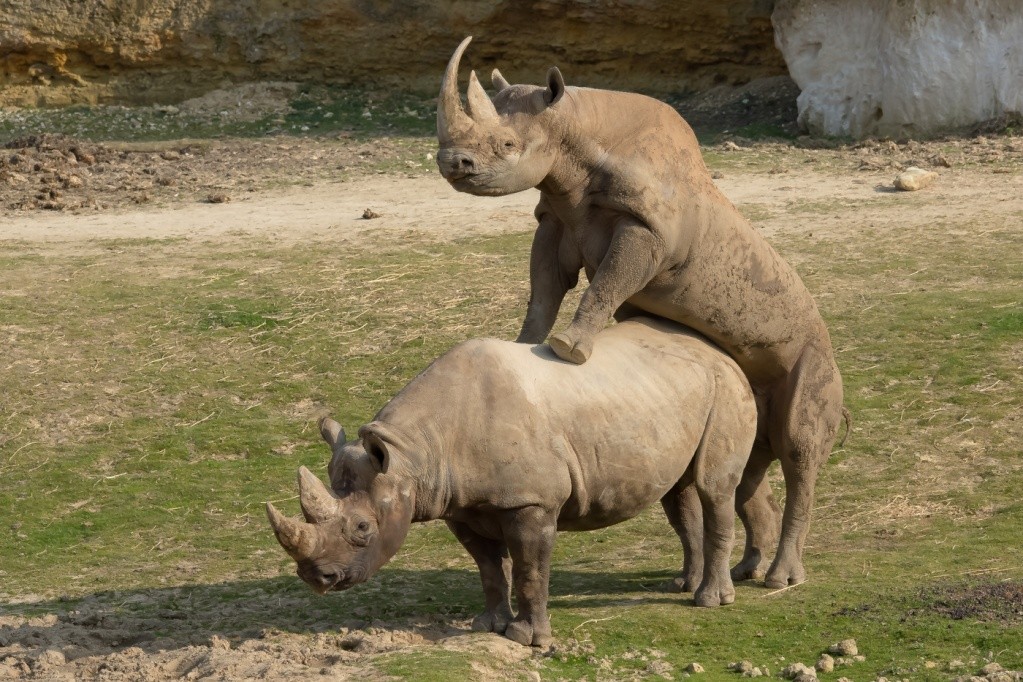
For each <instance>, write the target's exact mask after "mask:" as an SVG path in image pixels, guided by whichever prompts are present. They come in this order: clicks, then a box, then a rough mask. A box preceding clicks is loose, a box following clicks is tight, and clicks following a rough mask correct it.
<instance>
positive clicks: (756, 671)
mask: <svg viewBox="0 0 1023 682" xmlns="http://www.w3.org/2000/svg"><path fill="white" fill-rule="evenodd" d="M742 676H743V677H763V676H764V671H763V670H761V669H760V668H753V670H750V671H749V672H745V673H743V674H742Z"/></svg>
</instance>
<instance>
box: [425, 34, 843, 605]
mask: <svg viewBox="0 0 1023 682" xmlns="http://www.w3.org/2000/svg"><path fill="white" fill-rule="evenodd" d="M470 39H471V38H466V39H465V40H464V41H463V42H462V44H461V45H460V46H459V47H458V49H457V50H456V51H455V53H454V55H453V56H452V57H451V60H450V61H449V63H448V66H447V71H446V72H445V74H444V79H443V81H442V84H441V91H440V98H439V102H438V108H437V135H438V138H439V142H440V151H439V152H438V154H437V165H438V166H439V167H440V171H441V174H442V175H443V176H444V177H445V178H446V179H447V180H448V182H449V183H450V184H451V185H452V186H453V187H454V188H455V189H457V190H459V191H461V192H469V193H471V194H478V195H503V194H509V193H512V192H519V191H522V190H525V189H528V188H530V187H536V188H537V189H539V190H540V193H541V194H540V203H539V204H538V205H537V207H536V211H535V214H536V218H537V220H538V221H539V227H538V228H537V231H536V235H535V237H534V240H533V248H532V255H531V259H530V289H531V290H530V298H529V306H528V309H527V312H526V317H525V322H524V323H523V325H522V332H521V334H520V335H519V337H518V340H519V341H520V342H524V343H541V342H543V341H544V339H546V338H547V335H548V333H549V332H550V331H551V328H552V326H553V325H554V322H555V320H556V317H557V314H558V310H559V308H560V306H561V303H562V300H563V299H564V296H565V293H566V292H567V291H568V290H569V289H572V288H573V287H575V285H576V283H577V281H578V278H579V271H580V270H585V271H586V276H587V278H588V279H589V282H590V284H589V287H587V289H586V291H585V292H584V293H583V295H582V300H581V302H580V303H579V307H578V310H577V311H576V313H575V317H574V319H573V320H572V322H571V324H570V325H569V326H568V328H567V329H565V330H564V331H561V332H559V333H557V334H554V335H553V336H551V338H550V345H551V347H552V348H553V349H554V352H556V353H557V354H558V355H559V356H560V357H562V358H564V359H566V360H570V361H572V362H575V363H583V362H585V361H586V360H587V359H588V358H589V357H590V354H591V352H592V350H593V339H594V335H595V334H596V333H597V332H598V331H600V330H601V329H602V328H603V327H604V326H605V325H606V324H607V323H608V320H609V318H610V317H611V316H612V315H614V316H615V317H616V318H617V319H623V318H625V317H629V316H630V315H633V314H636V313H637V312H644V311H645V312H647V313H653V314H656V315H660V316H662V317H666V318H669V319H672V320H676V321H678V322H681V323H682V324H684V325H687V326H689V327H691V328H693V329H695V330H697V331H699V332H700V333H702V334H704V335H705V336H707V337H708V338H710V339H711V340H712V341H714V342H715V343H716V344H718V345H719V346H720V347H721V348H723V349H724V350H725V351H727V352H728V353H729V355H731V356H732V357H733V358H734V359H735V360H736V361H737V362H738V363H739V366H740V367H742V369H743V371H744V372H745V373H746V376H747V377H748V378H749V381H750V383H751V384H752V386H753V390H754V392H755V393H756V395H757V402H758V405H759V407H760V431H759V434H758V436H759V437H758V439H757V443H756V444H755V445H754V448H753V453H752V455H751V457H750V463H749V466H748V467H747V469H746V472H745V474H744V475H743V479H742V482H741V484H740V487H739V490H738V497H737V510H738V512H739V515H740V517H741V518H742V521H743V524H744V525H745V527H746V531H747V533H746V536H747V541H746V549H745V552H744V554H743V558H742V560H741V561H740V563H739V564H738V565H736V566H735V567H734V568H733V570H732V577H733V578H734V579H745V578H754V577H757V578H759V577H760V576H763V575H764V572H763V569H764V566H765V565H766V552H767V551H768V549H769V548H770V547H771V546H773V544H774V542H775V540H776V539H777V538H778V507H777V504H776V503H775V502H774V499H773V497H772V496H771V494H770V488H769V487H768V484H767V482H766V480H765V473H766V471H767V469H768V466H769V465H770V463H771V462H772V461H773V460H774V459H780V460H781V463H782V470H783V472H784V475H785V483H786V486H787V497H786V503H785V514H784V518H783V523H782V529H781V538H780V543H779V545H778V552H777V555H776V556H775V558H774V562H773V563H772V564H771V567H770V569H769V570H768V571H767V573H766V584H767V585H768V586H770V587H782V586H785V585H790V584H795V583H798V582H801V581H802V580H804V579H805V576H806V573H805V570H804V568H803V563H802V554H803V543H804V541H805V539H806V534H807V531H808V529H809V521H810V512H811V509H812V507H813V495H814V484H815V482H816V479H817V474H818V471H819V470H820V468H821V467H822V466H823V465H824V462H825V461H826V460H827V458H828V455H829V454H830V452H831V447H832V444H833V442H834V439H835V436H836V434H837V432H838V428H839V423H840V422H841V420H842V416H843V412H844V408H843V407H842V379H841V376H840V375H839V371H838V367H837V366H836V364H835V360H834V354H833V351H832V348H831V339H830V337H829V336H828V331H827V328H826V327H825V324H824V321H823V319H822V318H821V316H820V313H819V312H818V310H817V306H816V304H815V303H814V301H813V298H812V297H811V296H810V294H809V292H808V291H807V289H806V287H805V286H804V285H803V282H802V281H801V280H800V279H799V276H798V275H797V274H796V272H795V271H794V270H793V269H792V267H791V266H789V265H788V264H787V263H786V262H785V261H784V260H783V259H782V258H781V257H780V256H779V255H778V254H777V253H776V252H775V250H774V249H773V248H771V246H770V245H769V244H768V243H767V242H766V241H765V240H764V239H763V237H761V235H760V234H759V233H758V232H757V231H756V230H755V229H753V227H752V226H751V225H750V224H749V222H747V221H746V220H745V219H744V218H743V217H742V216H741V215H740V214H739V212H738V211H736V209H735V207H734V206H732V204H731V203H730V202H729V201H728V199H726V198H725V196H724V195H723V194H721V192H720V191H718V189H717V188H716V187H715V186H714V183H713V182H712V181H711V179H710V175H709V173H708V172H707V168H706V166H705V165H704V163H703V160H702V158H701V157H700V150H699V145H698V144H697V141H696V137H695V136H694V135H693V131H692V129H691V128H690V127H689V126H688V125H687V124H686V122H685V121H684V120H682V117H680V116H679V115H678V113H677V112H676V111H675V110H674V109H672V108H671V107H670V106H668V105H666V104H664V103H662V102H659V101H657V100H654V99H651V98H649V97H644V96H642V95H636V94H632V93H624V92H609V91H605V90H593V89H588V88H575V87H566V86H565V82H564V79H563V78H562V75H561V72H560V71H559V70H558V69H557V68H552V69H551V70H550V71H549V72H548V74H547V85H546V87H540V86H535V85H509V84H508V82H507V81H506V80H505V79H504V78H503V77H501V75H500V74H499V73H498V72H497V71H496V70H495V71H494V76H493V83H494V86H495V88H496V89H497V94H496V95H495V96H494V99H493V100H492V101H491V99H490V98H489V97H488V96H487V94H486V93H485V92H484V90H483V87H482V86H481V85H480V83H479V81H478V80H477V78H476V73H475V72H473V73H472V74H471V75H470V77H469V89H468V99H467V106H466V107H465V108H463V106H462V103H461V99H460V96H459V92H458V82H457V81H458V64H459V61H460V59H461V57H462V53H463V52H464V51H465V48H466V46H467V45H468V44H469V41H470ZM846 416H847V415H846Z"/></svg>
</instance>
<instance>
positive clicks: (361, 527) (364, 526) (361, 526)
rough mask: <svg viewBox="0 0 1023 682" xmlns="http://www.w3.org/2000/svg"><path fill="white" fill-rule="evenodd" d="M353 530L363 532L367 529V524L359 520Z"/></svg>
mask: <svg viewBox="0 0 1023 682" xmlns="http://www.w3.org/2000/svg"><path fill="white" fill-rule="evenodd" d="M355 530H357V531H359V532H360V533H365V532H366V531H367V530H369V524H368V523H366V522H365V521H359V525H357V526H356V527H355Z"/></svg>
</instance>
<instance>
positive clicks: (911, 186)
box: [895, 166, 938, 192]
mask: <svg viewBox="0 0 1023 682" xmlns="http://www.w3.org/2000/svg"><path fill="white" fill-rule="evenodd" d="M937 179H938V174H937V173H935V172H934V171H928V170H924V169H923V168H917V167H916V166H910V167H909V168H907V169H906V170H905V171H903V172H901V173H899V174H898V176H897V177H896V178H895V188H896V189H901V190H902V191H904V192H915V191H916V190H919V189H923V188H924V187H927V186H928V185H930V184H932V183H933V182H934V181H935V180H937Z"/></svg>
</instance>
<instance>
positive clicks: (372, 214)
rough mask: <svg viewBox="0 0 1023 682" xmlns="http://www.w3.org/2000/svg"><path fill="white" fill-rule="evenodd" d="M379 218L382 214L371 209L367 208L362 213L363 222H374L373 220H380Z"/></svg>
mask: <svg viewBox="0 0 1023 682" xmlns="http://www.w3.org/2000/svg"><path fill="white" fill-rule="evenodd" d="M379 217H380V214H379V213H377V212H376V211H374V210H373V209H371V208H367V209H366V210H365V211H363V212H362V219H363V220H372V219H373V218H379Z"/></svg>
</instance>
